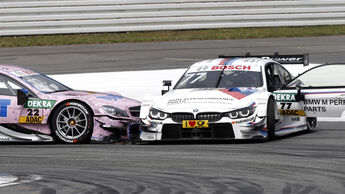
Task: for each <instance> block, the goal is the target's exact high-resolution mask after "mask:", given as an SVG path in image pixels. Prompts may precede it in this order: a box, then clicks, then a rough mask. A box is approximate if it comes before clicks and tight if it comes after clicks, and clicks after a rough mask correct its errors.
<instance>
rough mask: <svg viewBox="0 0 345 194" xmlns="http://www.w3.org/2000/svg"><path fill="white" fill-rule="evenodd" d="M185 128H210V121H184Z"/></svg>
mask: <svg viewBox="0 0 345 194" xmlns="http://www.w3.org/2000/svg"><path fill="white" fill-rule="evenodd" d="M182 127H183V128H208V120H184V121H183V123H182Z"/></svg>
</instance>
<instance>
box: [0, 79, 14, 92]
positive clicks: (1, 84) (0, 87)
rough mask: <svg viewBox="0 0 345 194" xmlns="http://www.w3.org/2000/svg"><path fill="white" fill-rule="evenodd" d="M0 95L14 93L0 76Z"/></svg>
mask: <svg viewBox="0 0 345 194" xmlns="http://www.w3.org/2000/svg"><path fill="white" fill-rule="evenodd" d="M0 95H6V96H14V93H12V91H11V90H10V89H9V88H8V85H7V84H6V80H4V78H3V77H0Z"/></svg>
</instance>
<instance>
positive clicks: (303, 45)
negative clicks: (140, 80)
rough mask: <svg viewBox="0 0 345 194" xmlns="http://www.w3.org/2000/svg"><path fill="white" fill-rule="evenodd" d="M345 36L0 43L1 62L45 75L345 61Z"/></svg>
mask: <svg viewBox="0 0 345 194" xmlns="http://www.w3.org/2000/svg"><path fill="white" fill-rule="evenodd" d="M344 42H345V36H332V37H330V36H327V37H312V38H272V39H249V40H227V41H224V40H206V41H185V42H156V43H129V44H128V43H121V44H101V45H77V46H57V47H22V48H0V63H2V64H14V65H20V66H24V67H28V68H31V69H33V70H36V71H40V72H42V73H46V74H66V73H87V72H109V71H135V70H155V69H175V68H187V67H189V66H190V65H191V63H193V62H194V61H198V60H201V59H209V58H216V57H217V56H218V55H220V54H227V55H244V53H246V52H251V53H253V54H273V53H274V52H276V51H279V52H280V53H281V54H300V53H310V60H311V62H313V63H325V62H345V55H344V53H345V44H344Z"/></svg>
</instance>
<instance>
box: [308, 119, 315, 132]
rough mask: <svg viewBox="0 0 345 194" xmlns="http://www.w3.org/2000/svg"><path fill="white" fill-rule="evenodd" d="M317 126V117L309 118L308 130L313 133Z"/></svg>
mask: <svg viewBox="0 0 345 194" xmlns="http://www.w3.org/2000/svg"><path fill="white" fill-rule="evenodd" d="M316 126H317V119H316V117H307V127H308V128H307V130H308V131H311V130H313V129H314V128H315V127H316Z"/></svg>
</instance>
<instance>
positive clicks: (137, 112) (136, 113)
mask: <svg viewBox="0 0 345 194" xmlns="http://www.w3.org/2000/svg"><path fill="white" fill-rule="evenodd" d="M129 112H130V113H131V115H132V117H139V116H140V106H133V107H129Z"/></svg>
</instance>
